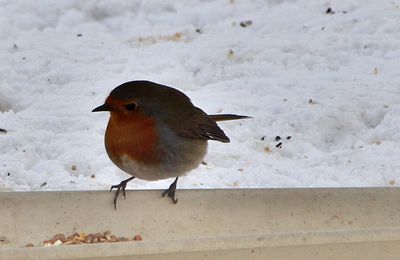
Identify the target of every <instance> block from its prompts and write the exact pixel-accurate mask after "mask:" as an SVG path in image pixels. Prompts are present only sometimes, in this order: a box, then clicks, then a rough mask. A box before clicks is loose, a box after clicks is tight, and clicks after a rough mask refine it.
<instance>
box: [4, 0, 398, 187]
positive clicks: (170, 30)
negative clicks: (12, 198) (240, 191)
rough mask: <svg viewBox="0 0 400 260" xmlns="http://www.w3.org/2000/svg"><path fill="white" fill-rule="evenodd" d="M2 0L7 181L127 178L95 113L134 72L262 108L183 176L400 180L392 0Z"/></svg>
mask: <svg viewBox="0 0 400 260" xmlns="http://www.w3.org/2000/svg"><path fill="white" fill-rule="evenodd" d="M0 5H1V8H0V28H1V30H0V47H1V51H0V107H1V109H2V110H3V111H4V113H1V114H0V122H1V124H0V127H1V128H5V129H6V130H8V133H6V134H2V135H0V190H75V189H108V188H109V187H110V185H111V184H117V183H119V182H120V181H121V180H123V179H125V178H127V177H129V176H128V175H126V174H125V173H123V172H122V171H120V170H118V169H117V167H116V166H114V165H113V164H112V163H111V161H110V160H109V159H108V157H107V154H106V152H105V149H104V145H103V134H104V131H105V127H106V124H107V120H108V115H107V114H106V113H97V114H95V113H91V112H90V111H91V110H92V109H93V108H94V107H96V106H98V105H100V104H102V102H103V101H104V99H105V98H106V96H107V95H108V93H109V92H110V91H111V90H112V89H113V88H114V87H115V86H117V85H119V84H121V83H123V82H126V81H130V80H135V79H148V80H152V81H155V82H159V83H162V84H166V85H170V86H173V87H176V88H178V89H180V90H182V91H184V92H185V93H186V94H187V95H188V96H189V97H191V99H192V101H193V102H194V103H195V105H197V106H199V107H201V108H202V109H203V110H205V111H206V112H208V113H219V112H225V113H238V114H245V115H250V116H253V117H254V119H251V120H243V121H240V122H239V121H236V122H222V123H220V126H221V127H222V128H223V129H224V130H225V132H226V133H227V135H228V136H229V137H230V138H231V143H230V144H223V143H218V142H210V146H209V153H208V155H207V157H206V158H205V162H206V163H207V165H200V167H199V168H198V169H196V170H194V171H193V172H191V173H190V174H189V175H188V176H187V177H184V178H181V180H180V182H179V184H178V187H179V188H200V187H208V188H209V187H220V188H226V187H319V186H330V187H332V186H397V185H399V184H400V174H399V173H400V34H399V28H400V27H399V24H400V4H399V3H398V2H397V3H396V1H372V0H370V1H365V0H352V1H350V0H349V1H277V0H276V1H273V0H270V1H245V0H232V1H229V0H224V1H180V2H178V1H164V0H158V1H125V0H118V1H117V0H113V1H111V0H110V1H81V0H69V1H63V2H61V1H51V0H42V1H28V0H14V1H7V0H2V1H0ZM328 7H331V8H332V11H333V12H335V13H334V14H326V10H327V9H328ZM249 20H251V21H252V23H251V24H249V23H247V26H246V27H243V26H241V25H240V23H241V22H242V21H249ZM196 30H197V31H196ZM276 136H280V137H281V138H282V140H281V141H282V143H283V144H282V147H281V148H278V147H276V145H277V144H278V142H277V141H275V138H276ZM287 136H291V137H292V138H291V139H290V140H287V139H286V137H287ZM262 139H263V140H262ZM170 182H171V180H165V181H158V182H144V181H133V182H131V183H130V184H129V188H166V187H168V185H169V184H170Z"/></svg>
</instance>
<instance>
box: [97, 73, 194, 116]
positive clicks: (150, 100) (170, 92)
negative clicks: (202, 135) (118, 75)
mask: <svg viewBox="0 0 400 260" xmlns="http://www.w3.org/2000/svg"><path fill="white" fill-rule="evenodd" d="M193 107H194V106H193V104H192V103H191V101H190V99H189V98H188V97H187V96H186V95H185V94H183V93H182V92H180V91H178V90H176V89H173V88H170V87H167V86H163V85H159V84H157V83H153V82H149V81H131V82H127V83H124V84H122V85H120V86H118V87H116V88H115V89H114V90H113V91H111V93H110V95H109V96H108V97H107V99H106V101H105V103H104V104H103V105H101V106H99V107H97V108H95V109H93V111H92V112H100V111H109V112H110V113H111V117H114V116H116V117H120V118H124V119H128V118H134V117H137V116H138V115H143V116H147V117H155V118H157V119H158V120H163V119H168V117H171V116H173V117H175V116H179V113H181V112H183V111H187V110H190V109H192V108H193Z"/></svg>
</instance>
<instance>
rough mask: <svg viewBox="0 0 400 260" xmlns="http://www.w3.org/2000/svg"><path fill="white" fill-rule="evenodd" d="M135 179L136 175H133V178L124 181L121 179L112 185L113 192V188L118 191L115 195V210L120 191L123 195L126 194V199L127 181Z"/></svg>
mask: <svg viewBox="0 0 400 260" xmlns="http://www.w3.org/2000/svg"><path fill="white" fill-rule="evenodd" d="M133 179H134V177H131V178H129V179H126V180H124V181H121V183H120V184H117V185H112V186H111V188H110V192H111V191H112V190H113V189H117V190H116V192H115V196H114V208H115V210H117V199H118V196H119V193H120V192H121V191H122V196H124V199H126V192H125V189H126V185H127V183H128V182H129V181H131V180H133Z"/></svg>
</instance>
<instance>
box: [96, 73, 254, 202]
mask: <svg viewBox="0 0 400 260" xmlns="http://www.w3.org/2000/svg"><path fill="white" fill-rule="evenodd" d="M99 111H109V112H110V119H109V121H108V125H107V130H106V133H105V147H106V151H107V154H108V156H109V157H110V159H111V161H112V162H113V163H114V164H115V165H117V166H118V167H119V168H120V169H121V170H123V171H124V172H126V173H128V174H129V175H132V177H130V178H128V179H126V180H124V181H122V182H121V183H120V184H118V185H113V186H111V189H110V191H112V190H113V189H116V193H115V196H114V207H115V209H116V205H117V198H118V196H119V193H120V192H122V194H123V196H124V197H125V198H126V195H125V188H126V185H127V183H128V182H129V181H131V180H133V179H135V178H139V179H143V180H148V181H155V180H161V179H167V178H173V177H174V178H175V181H174V182H173V183H172V184H171V185H170V186H169V188H168V189H167V190H165V191H164V192H163V194H162V195H163V196H165V195H168V197H170V198H171V199H172V201H173V203H177V202H178V199H176V198H175V190H176V185H177V182H178V178H179V177H180V176H183V175H185V174H186V173H187V172H189V171H191V170H193V169H195V168H197V167H198V165H199V164H200V163H201V162H202V160H203V158H204V156H205V155H206V152H207V141H208V140H216V141H220V142H223V143H229V141H230V140H229V138H228V137H227V136H226V135H225V133H224V132H223V131H222V130H221V129H220V128H219V127H218V125H217V123H216V122H217V121H225V120H235V119H242V118H249V117H247V116H241V115H233V114H220V115H207V114H206V113H205V112H204V111H203V110H201V109H200V108H198V107H195V106H194V105H193V104H192V102H191V101H190V99H189V98H188V97H187V96H186V95H185V94H183V93H182V92H180V91H179V90H177V89H174V88H171V87H168V86H164V85H161V84H157V83H154V82H150V81H131V82H126V83H124V84H122V85H120V86H118V87H116V88H115V89H114V90H113V91H111V93H110V95H109V96H108V97H107V99H106V101H105V103H104V104H103V105H101V106H99V107H97V108H95V109H93V111H92V112H99Z"/></svg>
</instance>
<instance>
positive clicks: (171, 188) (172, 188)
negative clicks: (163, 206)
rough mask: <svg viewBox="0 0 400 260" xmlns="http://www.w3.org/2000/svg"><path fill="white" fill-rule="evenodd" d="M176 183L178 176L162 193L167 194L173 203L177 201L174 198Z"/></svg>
mask: <svg viewBox="0 0 400 260" xmlns="http://www.w3.org/2000/svg"><path fill="white" fill-rule="evenodd" d="M177 183H178V177H176V179H175V181H174V182H173V183H172V184H171V185H170V186H169V188H168V189H167V190H165V191H164V192H163V194H162V196H163V197H165V195H167V194H168V197H170V198H171V199H172V202H173V203H174V204H176V203H178V199H176V198H175V191H176V184H177Z"/></svg>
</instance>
